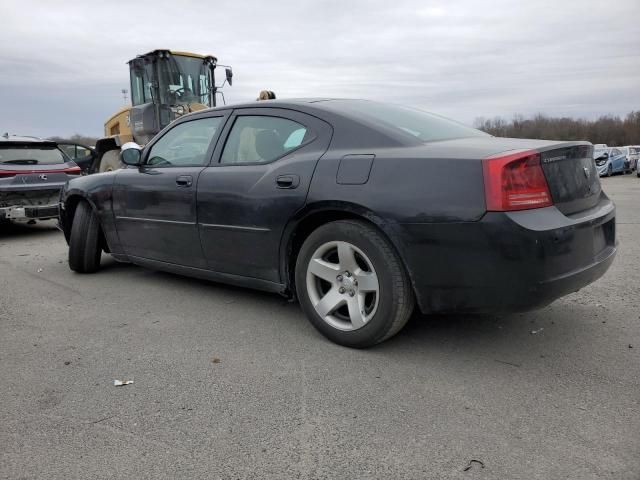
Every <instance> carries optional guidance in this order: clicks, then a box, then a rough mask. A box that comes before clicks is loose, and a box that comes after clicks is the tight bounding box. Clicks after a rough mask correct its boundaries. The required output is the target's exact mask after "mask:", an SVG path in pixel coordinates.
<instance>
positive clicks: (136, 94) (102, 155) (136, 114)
mask: <svg viewBox="0 0 640 480" xmlns="http://www.w3.org/2000/svg"><path fill="white" fill-rule="evenodd" d="M128 64H129V73H130V78H131V106H126V107H124V108H122V109H120V110H119V111H117V112H116V113H114V114H113V115H112V116H111V117H109V119H108V120H107V121H106V122H105V124H104V135H105V136H104V138H101V139H99V140H98V141H97V143H96V153H97V155H96V158H95V161H94V162H93V165H92V166H91V169H90V173H97V172H107V171H110V170H115V169H118V168H121V167H122V164H121V162H120V147H121V146H122V145H123V144H125V143H127V142H136V143H138V144H140V145H144V144H146V143H148V142H149V140H151V139H152V138H153V136H154V135H155V134H157V133H158V132H159V131H160V130H162V129H163V128H164V127H166V126H167V125H169V123H171V122H172V121H173V120H175V119H176V118H178V117H180V116H182V115H184V114H186V113H189V112H195V111H197V110H202V109H204V108H209V107H215V106H216V95H219V94H222V92H220V89H221V88H222V87H223V86H224V83H228V84H229V85H231V83H232V77H233V73H232V71H231V68H230V67H225V80H224V82H223V83H222V85H221V86H219V87H218V86H216V77H215V73H216V69H217V68H218V60H217V58H216V57H214V56H211V55H208V56H205V55H198V54H195V53H188V52H175V51H171V50H154V51H152V52H149V53H145V54H144V55H138V56H137V57H136V58H134V59H133V60H130V61H129V62H128ZM221 66H222V65H221ZM223 98H224V97H223Z"/></svg>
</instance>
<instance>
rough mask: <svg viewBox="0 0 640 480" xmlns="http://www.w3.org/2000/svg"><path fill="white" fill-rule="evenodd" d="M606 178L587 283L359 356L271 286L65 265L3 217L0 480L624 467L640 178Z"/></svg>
mask: <svg viewBox="0 0 640 480" xmlns="http://www.w3.org/2000/svg"><path fill="white" fill-rule="evenodd" d="M602 182H603V184H604V188H605V190H606V191H607V193H608V194H609V195H610V196H611V197H612V198H613V199H614V201H615V202H616V204H617V206H618V227H617V228H618V238H619V241H620V249H619V253H618V257H617V259H616V261H615V263H614V265H613V267H612V268H611V270H610V271H609V272H608V273H607V274H606V275H605V276H604V277H603V278H602V279H600V280H599V281H598V282H596V283H595V284H593V285H591V286H589V287H588V288H585V289H584V290H582V291H580V292H578V293H575V294H572V295H570V296H568V297H566V298H564V299H561V300H559V301H557V302H555V303H554V304H552V305H551V306H549V307H547V308H545V309H544V310H541V311H537V312H532V313H526V314H519V315H512V316H503V317H495V316H485V317H469V316H457V317H436V318H429V317H419V316H415V317H414V318H413V319H412V320H411V322H410V323H409V325H408V326H407V328H406V329H405V330H404V331H403V332H402V333H401V334H399V335H398V336H397V337H395V338H394V339H392V340H390V341H388V342H386V343H384V344H382V345H380V346H378V347H376V348H373V349H369V350H365V351H358V350H350V349H346V348H343V347H339V346H337V345H334V344H332V343H329V341H327V340H325V339H324V338H323V337H321V336H320V335H319V334H318V333H316V331H315V330H314V329H313V328H312V327H311V325H310V324H309V323H308V322H307V321H306V320H305V318H304V317H303V315H302V313H301V311H300V309H299V307H298V306H297V305H294V304H288V303H287V302H286V301H285V300H283V299H282V298H280V297H278V296H277V295H270V294H263V293H259V292H254V291H249V290H243V289H238V288H231V287H226V286H221V285H217V284H213V283H207V282H204V281H199V280H193V279H189V278H183V277H179V276H174V275H170V274H165V273H159V272H154V271H150V270H145V269H143V268H139V267H135V266H131V265H125V264H118V263H116V262H114V261H112V260H111V259H110V258H105V257H103V266H104V269H103V270H102V271H101V272H99V273H97V274H94V275H78V274H74V273H73V272H71V271H70V270H69V269H68V267H67V263H66V252H67V246H66V244H65V242H64V239H63V237H62V234H61V233H59V232H58V231H57V230H56V229H55V227H54V226H53V223H52V222H47V223H42V224H39V225H36V226H15V227H12V228H10V229H8V230H6V229H5V230H3V231H2V232H1V233H0V378H1V379H2V388H0V477H1V478H10V479H15V478H48V479H51V478H129V479H131V478H162V477H168V478H209V479H216V478H221V479H235V478H241V479H262V478H274V479H286V478H305V479H307V478H309V479H316V478H336V479H347V478H348V479H356V478H363V479H365V478H366V479H372V478H376V479H377V478H380V479H403V478H406V479H418V478H420V479H422V478H425V479H427V478H428V479H431V478H434V479H449V478H451V479H458V478H459V479H467V478H469V479H559V478H563V479H581V480H584V479H596V478H597V479H607V478H611V479H633V480H637V479H639V478H640V309H639V308H638V304H639V303H640V268H639V266H640V179H638V178H636V177H635V175H633V176H630V175H627V176H617V177H613V178H606V179H603V180H602ZM116 379H118V380H126V379H133V380H134V383H133V384H130V385H126V386H123V387H115V386H114V380H116ZM471 460H477V461H476V462H471ZM483 465H484V466H483ZM467 467H470V468H467Z"/></svg>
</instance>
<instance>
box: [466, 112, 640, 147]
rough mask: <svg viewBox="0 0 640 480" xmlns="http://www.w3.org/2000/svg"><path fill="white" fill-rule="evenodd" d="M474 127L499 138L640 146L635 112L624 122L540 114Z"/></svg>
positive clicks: (639, 118)
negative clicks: (583, 141) (579, 141)
mask: <svg viewBox="0 0 640 480" xmlns="http://www.w3.org/2000/svg"><path fill="white" fill-rule="evenodd" d="M474 125H475V127H476V128H478V129H480V130H483V131H485V132H487V133H489V134H491V135H495V136H497V137H512V138H544V139H548V140H587V141H589V142H591V143H594V144H595V143H606V144H607V145H609V146H625V145H640V111H632V112H630V113H629V114H627V116H626V117H624V118H621V117H618V116H611V115H604V116H601V117H599V118H597V119H596V120H586V119H575V118H568V117H549V116H546V115H544V114H541V113H540V114H537V115H535V116H534V117H532V118H525V117H524V116H522V115H515V116H514V117H513V119H512V120H510V121H508V120H505V119H504V118H501V117H495V118H491V119H486V118H478V119H476V121H475V123H474Z"/></svg>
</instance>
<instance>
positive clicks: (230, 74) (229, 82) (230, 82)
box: [224, 68, 233, 86]
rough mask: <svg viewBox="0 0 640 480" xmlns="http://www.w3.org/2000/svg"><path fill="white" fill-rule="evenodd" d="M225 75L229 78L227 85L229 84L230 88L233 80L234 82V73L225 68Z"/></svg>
mask: <svg viewBox="0 0 640 480" xmlns="http://www.w3.org/2000/svg"><path fill="white" fill-rule="evenodd" d="M224 74H225V75H226V77H227V83H228V84H229V86H231V85H233V83H232V80H233V71H232V70H231V69H230V68H225V69H224Z"/></svg>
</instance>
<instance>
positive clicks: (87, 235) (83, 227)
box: [69, 201, 102, 273]
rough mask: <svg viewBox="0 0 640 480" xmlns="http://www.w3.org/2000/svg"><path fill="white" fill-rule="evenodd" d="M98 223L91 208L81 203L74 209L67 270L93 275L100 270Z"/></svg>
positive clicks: (100, 249)
mask: <svg viewBox="0 0 640 480" xmlns="http://www.w3.org/2000/svg"><path fill="white" fill-rule="evenodd" d="M101 254H102V248H101V247H100V222H99V220H98V216H97V215H96V213H95V212H94V211H93V209H92V208H91V206H90V205H89V204H88V203H86V202H84V201H82V202H80V203H79V204H78V206H77V208H76V212H75V215H74V217H73V224H72V225H71V235H70V238H69V268H71V270H73V271H75V272H78V273H93V272H95V271H97V270H98V269H99V268H100V256H101Z"/></svg>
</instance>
